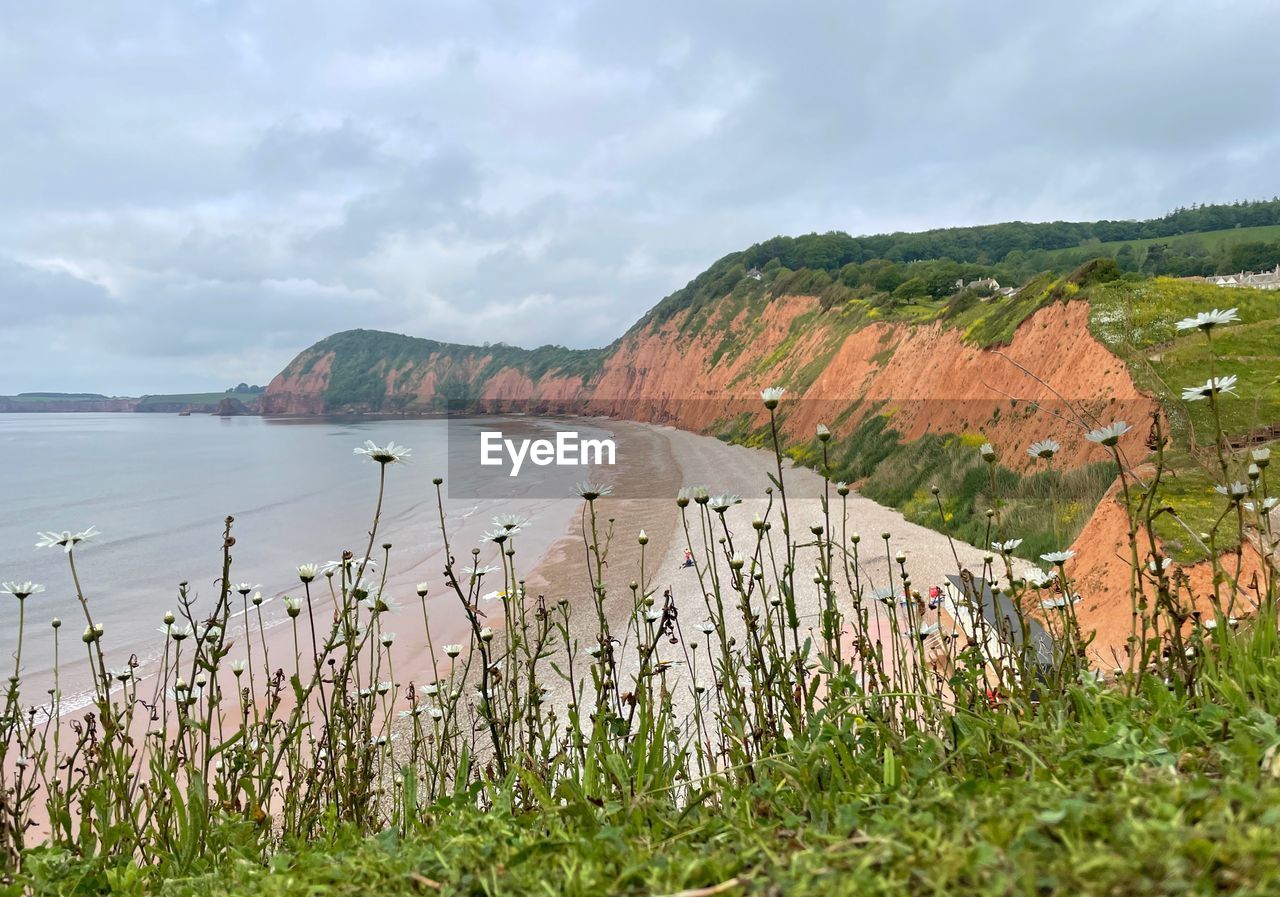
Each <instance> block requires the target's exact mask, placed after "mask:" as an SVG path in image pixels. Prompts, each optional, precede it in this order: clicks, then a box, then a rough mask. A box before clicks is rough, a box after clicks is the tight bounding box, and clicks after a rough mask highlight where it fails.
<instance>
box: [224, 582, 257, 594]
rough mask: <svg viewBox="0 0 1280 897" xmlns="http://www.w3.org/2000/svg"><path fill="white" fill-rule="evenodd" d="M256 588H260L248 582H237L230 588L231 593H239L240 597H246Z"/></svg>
mask: <svg viewBox="0 0 1280 897" xmlns="http://www.w3.org/2000/svg"><path fill="white" fill-rule="evenodd" d="M257 588H260V586H256V585H254V584H252V583H248V582H238V583H236V584H235V585H233V586H232V587H231V591H233V592H239V593H240V594H241V595H248V594H249V593H250V592H252V591H253V590H254V589H257Z"/></svg>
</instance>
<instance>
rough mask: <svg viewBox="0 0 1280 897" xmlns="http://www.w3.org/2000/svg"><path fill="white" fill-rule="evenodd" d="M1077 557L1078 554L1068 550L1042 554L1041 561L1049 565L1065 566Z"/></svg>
mask: <svg viewBox="0 0 1280 897" xmlns="http://www.w3.org/2000/svg"><path fill="white" fill-rule="evenodd" d="M1075 556H1076V553H1075V552H1074V551H1072V550H1071V549H1069V548H1068V549H1067V550H1066V551H1051V552H1049V553H1048V554H1042V555H1040V560H1042V561H1044V562H1045V563H1047V564H1065V563H1066V562H1067V561H1069V560H1071V559H1072V558H1073V557H1075Z"/></svg>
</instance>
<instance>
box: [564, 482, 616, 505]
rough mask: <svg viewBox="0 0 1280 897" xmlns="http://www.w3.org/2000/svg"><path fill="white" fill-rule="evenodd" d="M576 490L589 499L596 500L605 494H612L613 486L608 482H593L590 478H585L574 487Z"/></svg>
mask: <svg viewBox="0 0 1280 897" xmlns="http://www.w3.org/2000/svg"><path fill="white" fill-rule="evenodd" d="M573 489H574V491H575V492H577V493H578V494H579V495H580V496H582V497H583V498H585V499H586V500H587V501H595V500H596V499H597V498H600V497H601V496H604V495H612V494H613V487H612V486H610V485H608V484H607V483H592V482H590V481H589V480H583V481H582V482H581V483H578V484H577V485H576V486H574V487H573Z"/></svg>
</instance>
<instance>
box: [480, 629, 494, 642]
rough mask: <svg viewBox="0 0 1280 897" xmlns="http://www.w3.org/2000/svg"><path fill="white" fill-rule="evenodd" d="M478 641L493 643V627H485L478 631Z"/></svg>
mask: <svg viewBox="0 0 1280 897" xmlns="http://www.w3.org/2000/svg"><path fill="white" fill-rule="evenodd" d="M480 641H482V642H491V641H493V627H492V626H486V627H484V628H483V629H481V630H480Z"/></svg>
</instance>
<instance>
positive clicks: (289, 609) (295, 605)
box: [284, 595, 302, 617]
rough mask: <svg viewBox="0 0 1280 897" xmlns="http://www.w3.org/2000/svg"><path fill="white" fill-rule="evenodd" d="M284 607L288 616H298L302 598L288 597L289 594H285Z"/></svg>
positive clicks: (300, 610)
mask: <svg viewBox="0 0 1280 897" xmlns="http://www.w3.org/2000/svg"><path fill="white" fill-rule="evenodd" d="M284 609H285V613H287V614H288V615H289V616H290V617H296V616H298V614H300V613H302V599H301V598H290V597H289V596H287V595H286V596H285V599H284Z"/></svg>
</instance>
